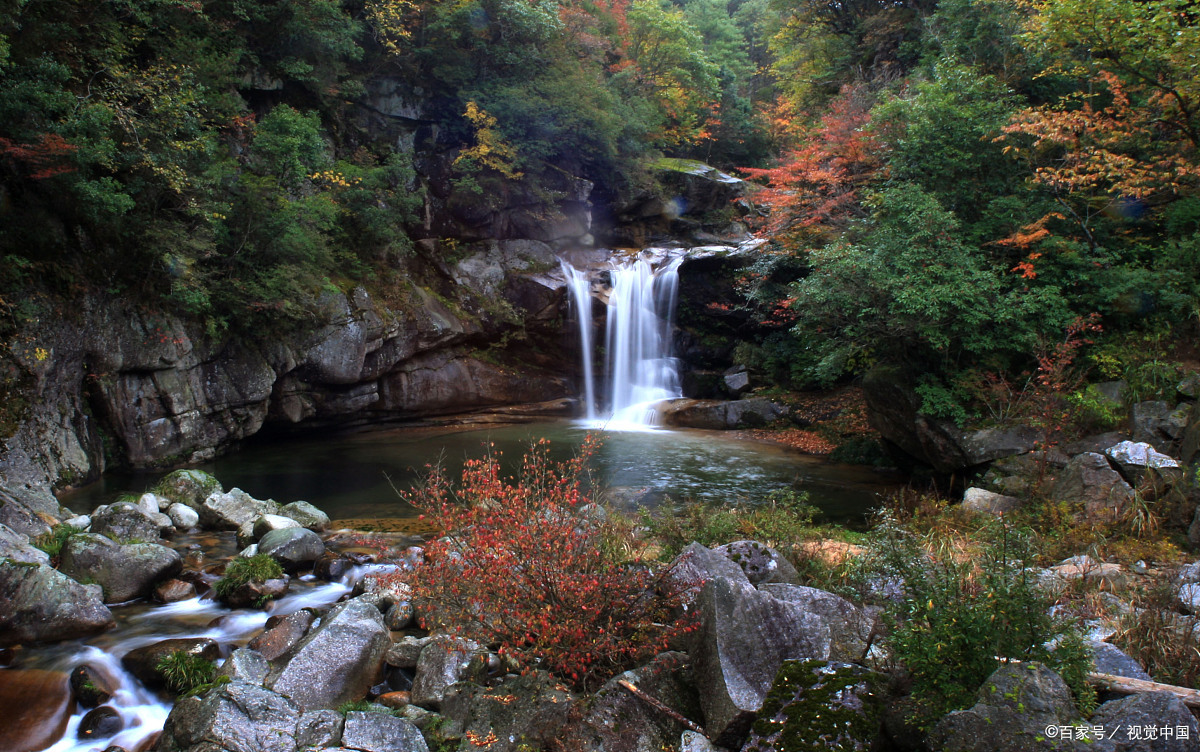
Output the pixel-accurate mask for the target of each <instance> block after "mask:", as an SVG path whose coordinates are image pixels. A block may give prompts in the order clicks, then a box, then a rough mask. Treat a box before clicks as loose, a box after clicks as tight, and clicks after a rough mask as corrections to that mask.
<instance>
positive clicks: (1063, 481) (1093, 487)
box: [1050, 452, 1133, 520]
mask: <svg viewBox="0 0 1200 752" xmlns="http://www.w3.org/2000/svg"><path fill="white" fill-rule="evenodd" d="M1050 496H1051V498H1053V499H1056V500H1059V501H1067V502H1076V503H1081V504H1083V507H1084V511H1085V512H1086V514H1087V515H1088V516H1089V517H1091V518H1095V519H1108V520H1111V519H1115V517H1116V516H1117V514H1118V513H1119V511H1120V510H1121V508H1122V507H1123V506H1124V505H1125V504H1126V503H1127V502H1128V501H1129V499H1130V498H1132V496H1133V489H1132V488H1130V486H1129V484H1128V483H1126V482H1125V480H1124V479H1123V478H1121V476H1120V474H1119V473H1117V471H1116V470H1114V469H1113V468H1112V466H1111V465H1109V464H1108V460H1107V459H1106V458H1105V457H1104V455H1102V454H1096V453H1094V452H1085V453H1084V454H1081V455H1078V456H1077V457H1075V458H1073V459H1072V460H1071V461H1070V463H1068V464H1067V466H1066V468H1064V469H1063V470H1062V472H1061V473H1060V474H1059V476H1058V478H1057V479H1056V480H1055V482H1054V486H1053V487H1052V488H1051V491H1050Z"/></svg>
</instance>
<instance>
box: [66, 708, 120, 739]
mask: <svg viewBox="0 0 1200 752" xmlns="http://www.w3.org/2000/svg"><path fill="white" fill-rule="evenodd" d="M123 728H125V721H124V720H122V718H121V714H120V713H118V712H117V711H116V708H110V707H109V706H107V705H101V706H100V707H98V708H95V709H93V710H90V711H88V714H87V715H85V716H84V717H83V720H81V721H80V722H79V730H78V731H77V732H76V735H77V736H78V738H79V740H80V741H86V740H88V739H104V738H106V737H109V736H113V735H115V734H116V733H117V732H119V731H120V730H121V729H123Z"/></svg>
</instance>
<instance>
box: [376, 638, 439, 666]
mask: <svg viewBox="0 0 1200 752" xmlns="http://www.w3.org/2000/svg"><path fill="white" fill-rule="evenodd" d="M433 639H434V638H433V637H432V636H429V637H413V636H412V635H405V636H404V637H403V638H401V639H399V640H397V641H396V642H394V643H392V646H391V647H390V648H388V651H387V656H386V657H385V660H386V661H387V665H389V666H395V667H396V668H409V669H411V668H416V667H417V661H419V660H421V651H422V650H424V649H425V646H426V645H428V644H429V643H430V642H432V641H433Z"/></svg>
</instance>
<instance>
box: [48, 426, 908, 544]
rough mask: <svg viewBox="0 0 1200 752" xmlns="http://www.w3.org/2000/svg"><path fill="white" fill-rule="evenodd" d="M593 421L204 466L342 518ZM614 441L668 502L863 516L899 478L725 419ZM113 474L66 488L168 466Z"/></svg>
mask: <svg viewBox="0 0 1200 752" xmlns="http://www.w3.org/2000/svg"><path fill="white" fill-rule="evenodd" d="M587 431H588V429H587V428H586V427H585V426H583V425H581V424H579V423H573V422H568V421H560V422H548V423H534V424H524V425H512V426H489V427H486V428H478V427H472V428H463V427H457V428H452V429H396V430H388V431H371V432H363V433H355V434H332V435H329V436H325V437H313V436H310V437H307V438H303V439H289V440H279V441H274V442H271V443H263V444H251V445H248V446H247V447H246V448H244V449H243V450H242V451H239V452H237V453H235V454H231V455H228V456H225V457H222V458H220V459H217V460H214V461H212V462H210V463H207V464H205V465H201V466H200V468H201V469H203V470H206V471H208V472H210V473H212V474H213V475H215V476H216V477H217V478H218V479H219V480H220V481H221V483H222V484H223V485H224V487H225V488H226V489H229V488H232V487H234V486H236V487H238V488H241V489H243V490H245V491H247V492H248V493H250V494H251V495H252V496H254V497H256V498H272V499H275V500H276V501H279V502H281V503H287V502H290V501H295V500H297V499H304V500H305V501H309V502H311V503H313V504H315V505H317V506H318V507H320V508H321V509H323V510H325V511H326V512H327V513H328V514H329V515H330V517H332V518H334V519H335V520H336V519H352V518H354V519H359V518H395V517H409V516H413V515H415V511H414V510H413V509H412V508H411V507H409V506H408V505H407V504H405V503H404V502H402V501H400V499H399V498H398V497H397V495H396V492H395V491H394V490H393V488H392V484H395V486H396V487H397V488H402V489H407V488H410V487H411V486H412V485H413V484H414V483H415V482H416V481H418V480H419V478H420V476H421V474H422V473H423V472H424V468H425V467H426V465H428V464H431V463H437V462H439V461H440V462H441V463H442V464H443V465H444V466H445V467H446V468H447V469H448V471H449V472H450V474H451V476H452V477H458V474H459V472H460V471H461V467H462V462H463V460H464V459H466V458H471V457H480V456H482V455H483V453H484V452H485V447H486V446H487V445H489V444H491V445H492V446H494V449H495V450H496V451H499V452H501V454H502V458H503V462H504V466H505V469H506V471H507V472H514V471H515V470H516V468H517V467H518V465H519V463H520V459H521V456H522V454H523V453H524V451H525V450H526V449H527V448H528V447H529V445H530V442H532V441H534V440H536V439H537V438H539V437H545V438H547V439H549V440H550V442H551V449H552V455H554V456H555V457H556V458H559V459H565V458H567V457H569V456H570V455H571V454H572V453H573V452H574V451H575V449H576V448H577V447H578V446H579V444H580V443H581V442H582V441H583V438H584V436H585V435H586V434H587ZM599 433H600V435H601V437H602V439H603V446H602V447H601V449H600V450H599V452H598V453H597V455H596V456H595V458H594V459H593V462H592V468H593V474H594V477H595V478H596V480H597V481H598V482H599V483H600V484H602V485H604V486H607V487H608V488H610V489H612V495H613V497H614V498H615V499H616V500H617V501H626V502H630V503H637V504H642V505H648V506H656V505H658V504H661V503H663V502H664V500H671V501H682V500H684V499H689V498H690V499H697V500H702V501H705V502H711V503H724V502H749V503H753V502H757V501H761V500H763V499H764V498H766V497H767V495H769V494H770V493H771V492H774V491H778V490H781V489H792V490H796V491H805V492H807V493H808V494H809V496H810V501H811V502H812V503H813V504H814V505H816V506H817V507H819V508H820V509H822V511H824V512H825V514H826V516H828V517H829V518H831V519H836V520H844V521H853V520H855V519H861V518H862V517H863V516H864V515H865V514H866V513H867V512H868V511H870V510H871V509H872V508H874V507H876V506H878V504H879V495H880V494H884V493H887V492H888V491H890V490H892V489H894V488H895V487H896V485H897V483H898V481H897V479H896V478H895V477H893V476H889V475H881V474H879V473H877V472H874V471H872V470H870V469H867V468H862V467H856V466H848V465H838V464H833V463H829V462H827V461H826V460H824V459H822V458H816V457H809V456H805V455H801V454H797V453H796V452H794V451H792V450H790V449H787V448H784V447H780V446H775V445H771V444H764V443H759V442H753V441H746V440H743V439H737V438H734V437H732V436H730V435H728V434H726V433H723V432H720V431H691V430H651V431H642V432H638V431H633V432H628V431H619V432H618V431H609V432H603V431H602V432H599ZM161 475H162V473H154V474H137V475H129V474H124V475H121V474H112V475H110V476H107V477H106V478H105V479H104V480H102V481H100V482H99V483H96V484H93V485H91V486H88V487H85V488H83V489H80V490H79V491H76V492H74V493H72V494H70V495H69V496H66V497H64V498H63V500H62V501H63V503H64V504H66V505H67V506H69V507H70V508H72V509H74V510H76V511H81V512H86V511H90V510H91V509H92V508H94V507H95V506H96V505H97V504H100V503H104V502H108V501H112V499H113V498H114V496H115V495H116V494H119V493H127V492H131V491H132V492H140V491H142V490H145V489H146V488H149V487H150V486H152V485H153V484H154V482H155V481H157V480H158V478H159V477H161Z"/></svg>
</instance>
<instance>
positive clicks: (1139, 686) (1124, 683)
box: [1088, 672, 1200, 708]
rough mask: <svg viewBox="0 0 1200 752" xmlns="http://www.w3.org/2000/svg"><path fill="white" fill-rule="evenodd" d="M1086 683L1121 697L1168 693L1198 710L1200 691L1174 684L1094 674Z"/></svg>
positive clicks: (1089, 675) (1199, 706)
mask: <svg viewBox="0 0 1200 752" xmlns="http://www.w3.org/2000/svg"><path fill="white" fill-rule="evenodd" d="M1088 683H1089V684H1092V685H1094V686H1095V687H1096V688H1097V689H1103V690H1105V691H1107V692H1116V693H1117V694H1123V695H1132V694H1137V693H1138V692H1170V693H1171V694H1173V695H1175V696H1176V697H1178V698H1179V699H1180V700H1183V704H1184V705H1187V706H1188V707H1189V708H1200V691H1197V690H1195V689H1189V688H1187V687H1178V686H1176V685H1174V684H1160V683H1158V682H1155V681H1146V680H1145V679H1128V678H1126V677H1124V676H1114V675H1113V674H1100V673H1094V672H1093V673H1090V674H1088Z"/></svg>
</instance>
